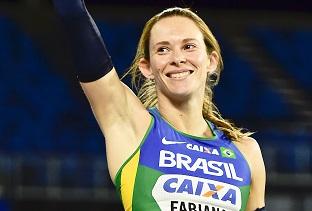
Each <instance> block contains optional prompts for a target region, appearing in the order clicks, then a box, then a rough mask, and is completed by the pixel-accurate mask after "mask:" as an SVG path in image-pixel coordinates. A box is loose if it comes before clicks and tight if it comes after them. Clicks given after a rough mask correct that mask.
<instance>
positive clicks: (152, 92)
mask: <svg viewBox="0 0 312 211" xmlns="http://www.w3.org/2000/svg"><path fill="white" fill-rule="evenodd" d="M171 16H182V17H187V18H189V19H191V20H193V21H194V23H195V24H196V25H197V26H198V28H199V29H200V31H201V32H202V34H203V37H204V42H205V44H206V47H207V52H208V54H210V53H211V52H212V51H215V52H216V53H217V54H218V58H219V62H218V66H217V69H216V73H217V74H218V78H219V75H220V73H221V70H222V69H223V60H222V57H221V50H220V46H219V44H218V42H217V40H216V39H215V37H214V36H213V34H212V33H211V31H210V29H209V28H208V26H207V25H206V24H205V22H204V21H203V20H202V19H201V18H200V17H199V16H198V15H196V14H195V13H194V12H192V11H191V10H190V9H187V8H179V7H173V8H169V9H166V10H164V11H162V12H160V13H158V14H156V15H155V16H153V17H152V18H151V19H150V20H149V21H148V22H147V23H146V24H145V26H144V29H143V32H142V35H141V37H140V40H139V44H138V47H137V52H136V55H135V58H134V60H133V62H132V65H131V67H130V69H129V70H128V71H127V73H126V74H125V75H128V74H130V75H131V77H132V79H131V82H132V85H133V86H134V87H135V88H136V90H137V91H138V97H139V99H140V100H141V102H142V103H143V105H144V106H145V107H146V108H150V107H153V106H155V105H156V104H157V102H158V100H157V94H156V88H155V82H154V80H150V79H147V78H145V77H144V76H143V75H142V73H141V72H140V70H139V67H138V66H139V65H138V64H139V61H140V59H141V58H145V59H147V60H149V59H150V55H149V41H150V36H151V29H152V28H153V26H154V25H155V24H156V23H157V22H158V21H159V20H161V19H163V18H165V17H171ZM212 97H213V92H212V89H211V84H209V82H208V81H207V83H206V87H205V96H204V103H203V109H202V113H203V117H204V118H205V119H207V120H209V121H211V122H212V123H214V124H215V125H216V126H217V127H218V128H219V129H220V130H222V131H223V132H224V133H225V134H226V135H227V136H228V137H229V138H230V139H231V140H234V141H239V139H240V138H241V137H244V136H250V135H251V134H252V133H251V132H242V128H237V127H235V126H234V124H233V123H231V122H230V121H229V120H226V119H224V118H223V117H222V116H221V114H220V112H219V110H218V108H217V107H216V106H215V105H214V103H213V102H212Z"/></svg>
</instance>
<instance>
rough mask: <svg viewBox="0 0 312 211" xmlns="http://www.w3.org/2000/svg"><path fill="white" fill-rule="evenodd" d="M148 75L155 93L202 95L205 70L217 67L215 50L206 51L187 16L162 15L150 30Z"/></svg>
mask: <svg viewBox="0 0 312 211" xmlns="http://www.w3.org/2000/svg"><path fill="white" fill-rule="evenodd" d="M149 51H150V60H149V61H148V62H147V69H148V71H149V77H150V78H153V79H154V80H155V83H156V89H157V93H158V95H159V94H165V95H166V96H168V95H169V96H172V97H179V98H180V97H185V96H191V95H192V94H194V93H195V94H199V95H200V96H203V93H204V89H205V85H206V78H207V73H208V72H211V71H214V70H215V69H216V67H217V55H216V53H215V52H213V53H212V54H210V55H208V54H207V50H206V45H205V43H204V38H203V34H202V33H201V31H200V29H199V28H198V27H197V25H196V24H195V23H194V22H193V21H192V20H191V19H189V18H186V17H181V16H172V17H166V18H163V19H161V20H160V21H158V22H157V23H156V24H155V25H154V26H153V28H152V30H151V37H150V47H149Z"/></svg>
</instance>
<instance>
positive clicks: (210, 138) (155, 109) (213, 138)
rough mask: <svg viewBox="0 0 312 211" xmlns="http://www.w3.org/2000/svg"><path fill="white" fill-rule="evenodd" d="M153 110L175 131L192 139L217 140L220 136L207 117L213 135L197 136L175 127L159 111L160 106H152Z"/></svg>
mask: <svg viewBox="0 0 312 211" xmlns="http://www.w3.org/2000/svg"><path fill="white" fill-rule="evenodd" d="M150 110H151V111H155V114H156V115H158V116H159V117H160V118H161V119H162V120H163V121H164V122H166V123H167V124H168V126H169V127H171V128H172V129H173V130H174V131H176V132H177V133H179V134H181V135H183V136H186V137H188V138H192V139H197V140H201V141H214V140H217V138H218V134H217V133H216V132H215V131H214V130H213V126H212V124H213V123H211V122H210V121H209V120H207V119H206V122H207V125H208V127H209V129H210V131H211V134H212V137H206V136H195V135H192V134H188V133H185V132H183V131H181V130H178V129H177V128H175V127H174V125H172V124H171V123H170V122H169V121H168V120H167V119H166V118H165V117H163V116H162V115H161V113H160V112H159V110H158V108H157V107H155V106H154V107H151V108H150Z"/></svg>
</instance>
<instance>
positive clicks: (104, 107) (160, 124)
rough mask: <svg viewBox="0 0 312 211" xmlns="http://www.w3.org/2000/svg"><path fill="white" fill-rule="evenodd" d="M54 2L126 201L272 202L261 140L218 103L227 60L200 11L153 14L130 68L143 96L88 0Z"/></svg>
mask: <svg viewBox="0 0 312 211" xmlns="http://www.w3.org/2000/svg"><path fill="white" fill-rule="evenodd" d="M53 2H54V6H55V8H56V11H57V13H58V14H59V16H60V17H61V19H62V20H63V22H64V24H65V26H66V27H65V28H66V30H67V33H68V35H69V37H70V40H71V43H72V48H73V53H74V56H75V63H76V64H77V67H76V69H77V75H78V79H79V81H80V84H81V86H82V89H83V90H84V93H85V95H86V96H87V98H88V100H89V102H90V105H91V108H92V110H93V113H94V116H95V118H96V120H97V122H98V124H99V126H100V128H101V130H102V132H103V134H104V137H105V144H106V155H107V162H108V168H109V173H110V176H111V179H112V180H113V181H114V184H115V186H116V188H117V191H118V193H119V194H120V197H121V200H122V203H123V206H124V209H125V210H134V211H158V210H165V211H167V210H182V211H208V210H209V211H211V210H218V211H223V210H224V211H225V210H237V211H238V210H247V211H254V210H264V209H265V208H264V206H265V203H264V192H265V167H264V163H263V158H262V155H261V151H260V148H259V145H258V144H257V142H256V141H255V140H254V139H253V138H251V137H250V135H251V133H244V132H242V130H241V129H239V128H237V127H235V126H234V125H233V124H231V123H229V122H228V121H226V120H225V119H223V118H222V117H221V115H220V113H219V112H218V110H217V108H216V107H215V106H214V104H213V103H212V87H213V86H214V85H215V84H216V83H217V81H218V79H219V76H220V71H221V69H222V68H223V62H222V57H221V54H220V48H219V45H218V43H217V41H216V39H215V37H214V36H213V34H212V33H211V31H210V30H209V28H208V27H207V25H206V24H205V23H204V22H203V20H202V19H201V18H200V17H198V16H197V15H196V14H195V13H193V12H192V11H191V10H189V9H183V8H170V9H166V10H164V11H162V12H160V13H159V14H157V15H155V16H154V17H152V18H151V19H150V20H149V21H148V22H147V23H146V25H145V27H144V30H143V33H142V35H141V38H140V41H139V44H138V48H137V53H136V56H135V58H134V61H133V63H132V66H131V68H130V70H129V73H130V74H131V75H132V77H133V78H132V80H133V82H134V83H135V84H136V85H138V86H139V92H138V97H137V96H136V95H135V94H134V93H133V92H132V91H131V90H130V89H129V88H128V87H127V86H126V85H125V84H123V83H122V82H121V81H120V79H119V78H118V75H117V73H116V70H115V69H114V67H113V64H112V61H111V59H110V56H109V54H108V52H107V50H106V47H105V44H104V42H103V40H102V38H101V35H100V33H99V31H98V29H97V27H96V25H95V23H94V21H93V19H92V18H91V16H90V14H89V13H88V11H87V9H86V7H85V3H84V1H83V0H66V1H64V0H54V1H53Z"/></svg>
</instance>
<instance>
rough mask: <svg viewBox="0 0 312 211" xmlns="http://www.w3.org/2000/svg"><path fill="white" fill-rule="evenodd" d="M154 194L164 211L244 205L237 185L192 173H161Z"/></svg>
mask: <svg viewBox="0 0 312 211" xmlns="http://www.w3.org/2000/svg"><path fill="white" fill-rule="evenodd" d="M152 195H153V197H154V199H155V200H156V201H157V203H158V205H159V206H160V208H161V210H194V211H195V210H200V211H202V210H219V211H223V210H237V211H238V210H240V208H241V192H240V189H239V188H238V187H236V186H234V185H231V184H227V183H223V182H218V181H215V180H208V179H203V178H198V177H193V176H186V175H174V174H170V175H162V176H160V177H159V178H158V179H157V182H156V184H155V185H154V187H153V190H152ZM212 207H214V208H215V209H213V208H212ZM208 208H210V209H208Z"/></svg>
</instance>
